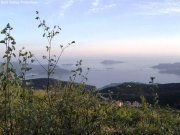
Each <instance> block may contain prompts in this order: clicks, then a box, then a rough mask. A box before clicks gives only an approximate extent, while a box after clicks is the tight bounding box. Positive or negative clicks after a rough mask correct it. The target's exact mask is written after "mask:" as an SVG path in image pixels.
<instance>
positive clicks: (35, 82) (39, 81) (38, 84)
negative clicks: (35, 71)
mask: <svg viewBox="0 0 180 135" xmlns="http://www.w3.org/2000/svg"><path fill="white" fill-rule="evenodd" d="M25 82H26V83H30V84H31V85H30V86H28V87H29V88H30V87H33V89H35V90H45V89H46V85H47V82H48V79H47V78H35V79H28V80H26V81H25ZM68 83H70V82H68V81H61V80H57V79H53V78H50V80H49V84H50V86H52V87H53V86H56V85H57V84H60V85H61V86H62V87H64V86H65V85H67V84H68ZM73 84H74V85H78V84H80V83H73ZM85 89H96V87H95V86H92V85H85Z"/></svg>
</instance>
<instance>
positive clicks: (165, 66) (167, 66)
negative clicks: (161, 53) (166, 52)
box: [152, 63, 180, 75]
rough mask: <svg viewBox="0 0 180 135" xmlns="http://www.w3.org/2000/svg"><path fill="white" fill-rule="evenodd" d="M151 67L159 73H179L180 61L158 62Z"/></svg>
mask: <svg viewBox="0 0 180 135" xmlns="http://www.w3.org/2000/svg"><path fill="white" fill-rule="evenodd" d="M152 68H154V69H158V70H159V73H165V74H174V75H180V63H160V64H158V65H156V66H153V67H152Z"/></svg>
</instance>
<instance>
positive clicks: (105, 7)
mask: <svg viewBox="0 0 180 135" xmlns="http://www.w3.org/2000/svg"><path fill="white" fill-rule="evenodd" d="M36 10H38V11H39V12H40V16H41V18H42V19H45V20H46V21H47V24H49V25H50V26H53V25H56V24H57V25H59V26H60V27H61V28H62V31H61V34H60V36H59V37H58V38H57V39H56V40H55V42H54V45H55V46H58V45H59V44H60V43H61V44H62V43H63V44H66V43H68V42H71V41H73V40H75V41H76V45H74V46H72V47H71V48H69V49H68V50H67V52H66V53H65V55H66V56H73V57H84V56H87V57H89V56H95V57H110V56H121V55H127V56H129V55H132V56H145V55H159V56H171V55H173V56H174V55H180V0H0V29H3V28H4V26H5V25H6V24H7V23H8V22H9V23H10V24H11V25H12V27H14V30H13V33H12V34H13V36H14V37H15V38H16V41H17V46H18V47H20V46H26V48H28V49H32V50H33V51H34V53H39V52H40V51H41V50H42V49H43V48H44V46H45V45H46V40H45V39H43V38H42V32H43V31H42V30H41V29H38V28H37V26H38V22H37V20H35V17H36V14H35V11H36ZM1 38H2V35H1V36H0V39H1ZM57 50H58V49H57V48H56V49H55V51H56V52H58V51H57ZM39 54H40V53H39Z"/></svg>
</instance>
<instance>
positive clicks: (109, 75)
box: [54, 56, 180, 88]
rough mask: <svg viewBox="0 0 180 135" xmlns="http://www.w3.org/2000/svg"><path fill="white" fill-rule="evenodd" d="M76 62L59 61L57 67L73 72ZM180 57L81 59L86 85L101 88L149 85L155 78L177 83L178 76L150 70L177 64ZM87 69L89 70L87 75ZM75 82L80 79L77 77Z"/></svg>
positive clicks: (64, 77)
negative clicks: (108, 62) (137, 84)
mask: <svg viewBox="0 0 180 135" xmlns="http://www.w3.org/2000/svg"><path fill="white" fill-rule="evenodd" d="M104 60H108V61H122V63H116V64H112V63H111V64H103V63H102V62H103V61H104ZM76 61H77V60H74V59H73V60H71V59H68V60H63V61H60V63H59V67H61V68H64V69H68V70H73V69H76V67H75V64H76ZM177 62H180V57H172V56H166V57H123V58H121V57H120V58H109V59H108V58H106V59H104V58H97V59H96V58H84V59H82V68H83V73H84V75H85V76H86V77H87V78H88V80H87V81H86V84H89V85H94V86H96V87H97V88H102V87H104V86H107V85H110V84H119V83H123V82H139V83H149V81H150V77H155V80H154V82H155V83H178V82H180V75H178V74H177V75H176V74H168V73H160V72H159V70H158V69H154V68H152V67H153V66H155V65H158V64H160V63H169V64H173V63H177ZM87 68H90V70H89V71H88V74H86V73H87V70H86V69H87ZM69 76H70V75H62V76H54V78H56V79H60V80H65V81H68V80H69ZM76 81H77V82H80V81H81V77H77V80H76Z"/></svg>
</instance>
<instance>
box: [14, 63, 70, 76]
mask: <svg viewBox="0 0 180 135" xmlns="http://www.w3.org/2000/svg"><path fill="white" fill-rule="evenodd" d="M13 65H14V68H15V69H16V72H17V73H18V74H20V71H21V69H20V66H19V64H18V63H17V62H14V63H13ZM42 66H44V67H47V65H42ZM29 67H30V68H32V69H31V70H30V71H29V72H28V73H27V75H26V76H27V77H28V78H29V79H32V78H37V77H38V78H39V77H46V76H47V72H46V71H45V70H44V69H43V68H42V67H41V65H37V64H29ZM54 72H55V73H56V74H54V75H53V76H54V77H58V78H60V77H62V76H66V75H70V73H71V71H69V70H67V69H64V68H60V67H59V66H56V68H55V70H54Z"/></svg>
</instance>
